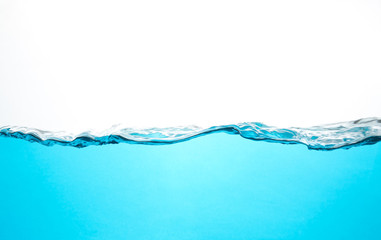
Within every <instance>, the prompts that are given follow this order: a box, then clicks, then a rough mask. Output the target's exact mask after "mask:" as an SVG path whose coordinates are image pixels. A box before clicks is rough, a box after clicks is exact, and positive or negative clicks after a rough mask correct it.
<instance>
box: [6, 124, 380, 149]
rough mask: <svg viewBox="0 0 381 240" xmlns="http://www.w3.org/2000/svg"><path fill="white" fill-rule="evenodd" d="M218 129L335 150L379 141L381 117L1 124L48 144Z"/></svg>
mask: <svg viewBox="0 0 381 240" xmlns="http://www.w3.org/2000/svg"><path fill="white" fill-rule="evenodd" d="M218 132H225V133H229V134H236V135H239V136H241V137H243V138H246V139H250V140H256V141H267V142H277V143H283V144H303V145H306V146H307V147H308V148H309V149H314V150H334V149H339V148H351V147H354V146H361V145H369V144H375V143H377V142H379V141H381V119H378V118H364V119H359V120H355V121H348V122H340V123H334V124H326V125H321V126H314V127H310V128H297V127H293V128H277V127H272V126H267V125H265V124H263V123H258V122H247V123H239V124H231V125H220V126H213V127H209V128H200V127H197V126H187V127H170V128H150V129H134V128H126V127H123V126H121V125H116V126H113V127H112V128H110V129H108V130H105V131H86V132H83V133H80V134H71V133H67V132H51V131H45V130H39V129H34V128H27V127H17V126H4V127H0V136H3V137H12V138H19V139H24V140H27V141H30V142H38V143H40V144H43V145H46V146H51V145H63V146H73V147H78V148H82V147H87V146H90V145H106V144H117V143H134V144H147V145H162V144H173V143H178V142H183V141H187V140H191V139H193V138H196V137H200V136H204V135H208V134H214V133H218Z"/></svg>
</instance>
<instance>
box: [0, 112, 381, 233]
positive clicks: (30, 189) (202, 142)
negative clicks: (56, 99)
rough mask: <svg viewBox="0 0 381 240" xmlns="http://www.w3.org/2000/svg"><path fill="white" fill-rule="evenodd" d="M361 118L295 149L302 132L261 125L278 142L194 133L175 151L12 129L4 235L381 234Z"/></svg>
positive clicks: (378, 153)
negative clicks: (196, 134) (359, 120)
mask: <svg viewBox="0 0 381 240" xmlns="http://www.w3.org/2000/svg"><path fill="white" fill-rule="evenodd" d="M364 121H365V120H364ZM364 121H362V122H358V123H354V122H351V123H346V124H339V125H335V126H336V127H335V128H334V129H335V130H332V129H333V128H332V126H333V125H330V126H331V127H330V129H331V130H332V131H334V132H335V134H333V132H332V131H331V132H330V134H328V132H329V131H328V130H327V129H328V128H329V127H326V128H324V127H323V128H322V127H320V128H319V129H320V132H318V133H319V134H320V135H319V134H315V135H313V136H312V135H308V136H309V138H308V139H309V140H308V139H307V140H308V141H307V140H306V138H304V139H305V140H304V142H303V141H299V142H300V143H302V144H291V145H290V144H280V143H279V142H283V143H290V142H291V143H295V142H298V141H297V140H300V139H301V138H299V139H297V138H296V137H298V136H299V137H301V136H302V135H300V133H301V131H296V132H295V129H283V130H279V129H278V130H274V129H273V130H271V131H264V129H267V130H268V128H266V127H267V126H264V125H263V126H260V127H259V130H258V129H257V130H258V131H257V132H256V134H257V135H255V136H254V134H253V130H252V134H251V135H250V136H251V137H252V138H251V139H262V140H267V141H276V142H275V143H274V142H272V143H270V142H267V141H251V140H249V139H246V138H243V137H240V135H239V134H238V133H239V132H237V131H233V130H229V131H225V130H226V129H225V128H224V129H225V130H224V132H221V131H216V132H212V133H210V134H201V135H202V136H201V137H198V138H194V136H195V134H193V135H192V134H190V133H194V131H195V129H194V128H189V129H190V130H189V129H188V130H189V131H185V130H184V129H182V131H183V133H184V131H185V132H186V134H185V135H181V136H180V138H181V139H184V136H186V137H187V138H188V137H189V136H190V135H191V136H193V137H191V138H192V139H191V140H189V141H184V142H179V143H176V144H168V145H165V144H164V145H163V143H167V142H165V140H163V138H164V139H169V140H168V141H174V139H173V137H174V136H177V137H179V134H180V133H179V131H180V130H178V129H177V130H175V131H174V130H173V129H172V132H171V131H169V130H168V129H167V130H165V131H164V130H162V132H160V131H157V129H156V130H155V131H153V130H152V131H148V132H149V133H147V131H146V132H144V133H145V134H146V135H144V134H142V132H139V134H137V133H138V132H137V131H136V132H135V133H136V134H135V135H134V134H132V132H131V131H129V133H128V134H129V135H131V134H132V136H135V137H136V138H135V139H134V140H136V141H138V140H139V139H140V140H141V142H140V143H144V144H128V143H127V144H126V143H120V144H108V145H104V146H97V145H98V144H100V143H102V144H104V143H105V142H106V140H105V139H108V140H110V141H109V142H113V141H115V139H119V140H120V141H121V142H123V141H127V140H126V138H124V139H121V138H117V137H116V136H119V137H120V136H122V135H121V134H119V135H117V134H116V135H114V137H112V138H110V137H109V138H105V135H104V136H103V138H101V137H99V136H98V137H97V136H95V135H93V134H90V133H84V134H82V135H80V136H76V137H77V139H76V140H75V137H74V138H70V136H69V135H65V134H63V135H58V134H57V133H55V134H56V135H54V134H52V133H48V132H45V133H44V132H37V133H36V131H35V130H31V129H29V130H26V129H21V128H10V127H7V128H3V129H2V130H1V131H2V135H3V136H8V137H0V159H1V160H0V192H1V199H0V203H1V204H0V239H2V240H3V239H4V240H8V239H380V238H381V218H380V217H379V216H380V215H381V207H380V202H381V191H380V189H381V163H380V160H381V143H380V142H378V143H377V141H376V140H377V139H378V137H377V136H381V135H379V132H378V131H379V125H378V122H377V119H373V120H371V121H369V119H368V120H366V121H365V123H364ZM356 124H357V125H356ZM361 124H363V125H361ZM364 124H365V125H366V126H365V125H364ZM256 126H257V125H256ZM339 126H344V127H339ZM16 129H18V132H17V130H16ZM20 129H21V130H20ZM349 129H352V130H351V131H349ZM353 129H354V130H353ZM196 130H197V131H204V130H200V129H196ZM241 130H242V129H241ZM307 130H311V129H304V133H305V132H306V131H307ZM315 130H316V129H315ZM293 131H294V132H293ZM311 131H312V130H311ZM118 132H119V133H121V131H120V129H119V130H118ZM153 132H155V134H153ZM158 132H159V133H161V134H159V133H158ZM168 132H171V133H173V135H170V134H168ZM174 132H176V134H174ZM226 132H228V133H233V134H226ZM338 132H341V134H343V133H345V134H344V135H345V137H343V136H344V135H340V134H339V135H337V134H336V133H338ZM234 133H237V134H234ZM259 133H261V134H262V135H261V134H259ZM290 133H291V134H290ZM292 133H298V134H299V135H298V134H294V135H293V134H292ZM315 133H316V131H315ZM44 134H45V135H44ZM147 134H148V135H147ZM189 134H190V135H189ZM247 134H249V133H247ZM263 134H267V135H266V136H267V138H265V137H264V135H263ZM270 134H271V136H272V138H269V137H268V136H270ZM85 135H86V136H87V137H85ZM241 135H242V132H241ZM47 136H50V137H47ZM123 136H126V134H125V135H123ZM247 136H248V135H246V137H247ZM285 136H287V137H288V138H286V137H285ZM303 136H306V135H303ZM338 136H341V138H338ZM351 136H352V138H351ZM148 137H150V140H154V141H151V142H150V141H147V138H148ZM244 137H245V136H244ZM319 137H320V141H317V140H316V139H319ZM17 138H23V139H24V140H21V139H17ZM25 139H26V140H29V141H37V142H39V143H32V142H29V141H25ZM63 139H66V142H65V141H64V140H63ZM94 139H95V140H97V141H98V142H97V141H95V140H94ZM100 139H101V140H102V139H103V141H104V142H100V141H101V140H100ZM158 139H161V140H160V141H158ZM277 139H278V140H277ZM279 139H281V140H279ZM290 139H293V140H292V141H290ZM111 140H112V141H111ZM73 141H76V143H77V144H68V143H70V142H73ZM129 141H131V139H130V140H129ZM163 141H164V142H163ZM176 141H177V140H176ZM343 142H344V144H343ZM40 143H43V144H47V145H52V144H53V146H51V147H47V146H44V145H43V144H40ZM79 143H81V144H79ZM147 143H150V144H147ZM60 144H61V145H63V146H60ZM152 144H154V145H152ZM155 144H158V145H155ZM338 144H341V145H338ZM72 145H76V146H77V147H83V146H87V147H85V148H76V147H72ZM306 145H307V147H306ZM313 146H319V147H316V149H320V150H310V149H308V147H310V148H314V147H313ZM322 146H323V147H322ZM324 147H325V148H324ZM322 148H323V149H322ZM336 148H338V149H336ZM325 150H327V151H325Z"/></svg>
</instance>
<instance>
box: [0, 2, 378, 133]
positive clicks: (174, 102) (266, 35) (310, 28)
mask: <svg viewBox="0 0 381 240" xmlns="http://www.w3.org/2000/svg"><path fill="white" fill-rule="evenodd" d="M380 82H381V1H377V0H358V1H356V0H352V1H344V0H343V1H338V0H327V1H326V0H319V1H293V0H290V1H239V0H235V1H221V0H219V1H208V0H202V1H195V0H192V1H179V0H177V1H166V0H157V1H113V0H111V1H110V0H107V1H106V0H102V1H94V0H92V1H90V0H66V1H57V0H53V1H52V0H46V1H44V0H33V1H28V0H0V84H1V85H0V126H1V125H8V124H9V125H22V126H29V127H37V128H42V129H45V130H72V131H73V130H86V129H88V128H95V127H96V128H108V127H110V126H111V125H112V124H115V123H123V124H125V125H127V126H131V127H156V126H158V127H162V126H173V125H188V124H196V125H212V124H221V123H236V122H244V121H260V122H264V123H267V124H269V125H277V126H291V125H292V126H309V125H317V124H323V123H330V122H337V121H347V120H354V119H357V118H362V117H381V93H380V89H381V84H380Z"/></svg>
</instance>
